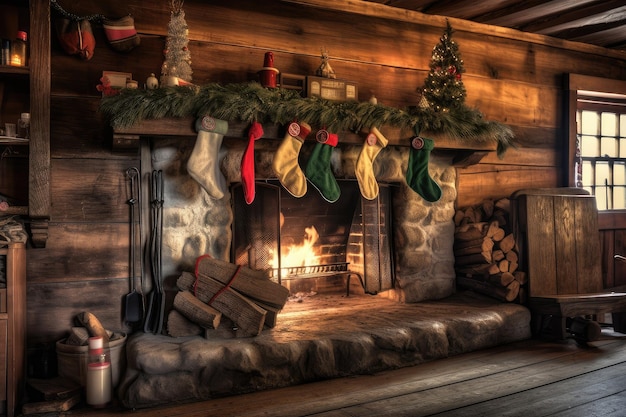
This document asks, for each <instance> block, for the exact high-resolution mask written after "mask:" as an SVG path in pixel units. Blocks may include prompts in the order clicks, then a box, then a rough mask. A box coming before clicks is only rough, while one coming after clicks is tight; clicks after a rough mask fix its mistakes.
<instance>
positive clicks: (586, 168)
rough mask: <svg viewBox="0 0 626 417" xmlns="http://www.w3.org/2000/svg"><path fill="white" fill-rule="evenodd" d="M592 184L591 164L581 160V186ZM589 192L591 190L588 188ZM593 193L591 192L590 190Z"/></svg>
mask: <svg viewBox="0 0 626 417" xmlns="http://www.w3.org/2000/svg"><path fill="white" fill-rule="evenodd" d="M592 185H593V165H592V164H591V162H589V161H583V187H590V186H592ZM589 191H590V192H591V190H589ZM591 194H593V192H591Z"/></svg>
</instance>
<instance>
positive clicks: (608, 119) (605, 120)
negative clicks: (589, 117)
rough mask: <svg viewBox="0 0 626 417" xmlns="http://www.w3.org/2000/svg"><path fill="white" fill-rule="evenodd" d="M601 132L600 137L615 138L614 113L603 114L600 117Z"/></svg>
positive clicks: (615, 117)
mask: <svg viewBox="0 0 626 417" xmlns="http://www.w3.org/2000/svg"><path fill="white" fill-rule="evenodd" d="M601 123H602V124H601V130H600V134H601V135H602V136H616V135H617V115H616V114H615V113H607V112H603V113H602V116H601Z"/></svg>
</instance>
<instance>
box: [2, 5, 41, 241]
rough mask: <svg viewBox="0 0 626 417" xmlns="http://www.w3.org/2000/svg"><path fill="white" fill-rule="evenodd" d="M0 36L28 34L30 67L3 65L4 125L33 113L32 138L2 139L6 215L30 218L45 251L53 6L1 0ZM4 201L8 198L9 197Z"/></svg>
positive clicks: (34, 232)
mask: <svg viewBox="0 0 626 417" xmlns="http://www.w3.org/2000/svg"><path fill="white" fill-rule="evenodd" d="M0 16H1V17H0V28H1V30H0V37H2V38H3V39H7V38H8V39H11V40H12V39H14V38H15V36H16V33H17V31H18V30H24V31H26V32H27V33H28V44H29V48H28V50H29V52H28V55H29V58H28V65H27V66H26V67H13V66H8V65H0V123H2V126H1V127H2V128H3V129H4V127H5V126H4V124H5V123H16V122H17V119H18V118H19V116H20V113H23V112H28V113H30V115H31V121H30V139H29V140H28V141H27V142H24V141H21V142H16V141H15V140H11V139H10V138H6V137H0V155H2V156H1V157H0V197H2V196H5V197H7V198H8V199H10V208H9V209H8V210H6V211H2V212H0V215H3V214H19V215H23V216H28V221H29V222H30V231H31V237H32V242H33V245H34V246H38V247H43V246H45V244H46V240H47V238H48V221H49V218H50V33H51V32H50V29H51V28H50V3H49V1H48V0H30V2H18V1H15V0H0ZM7 198H4V199H7Z"/></svg>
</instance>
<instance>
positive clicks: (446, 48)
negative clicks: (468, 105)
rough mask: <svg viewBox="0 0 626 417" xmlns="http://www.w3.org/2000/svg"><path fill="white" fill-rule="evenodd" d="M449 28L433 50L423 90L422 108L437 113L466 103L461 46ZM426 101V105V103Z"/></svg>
mask: <svg viewBox="0 0 626 417" xmlns="http://www.w3.org/2000/svg"><path fill="white" fill-rule="evenodd" d="M446 23H447V27H446V30H445V32H444V33H443V35H442V36H441V38H440V39H439V43H438V44H437V45H435V47H434V48H433V55H432V58H431V60H430V72H429V73H428V76H427V77H426V80H425V81H424V88H423V89H422V94H423V96H422V103H421V104H422V106H423V107H426V106H428V107H431V108H432V109H433V110H435V111H444V112H445V111H449V110H450V109H451V108H454V107H459V106H462V105H463V103H464V102H465V86H464V85H463V81H461V74H462V73H464V72H465V69H464V68H463V60H462V59H461V55H460V54H459V46H458V45H457V43H456V42H454V41H453V40H452V32H453V31H452V27H451V26H450V22H447V21H446ZM424 101H425V103H424Z"/></svg>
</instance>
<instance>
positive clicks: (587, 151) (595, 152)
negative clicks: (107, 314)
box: [580, 136, 600, 157]
mask: <svg viewBox="0 0 626 417" xmlns="http://www.w3.org/2000/svg"><path fill="white" fill-rule="evenodd" d="M598 142H599V141H598V138H597V137H596V136H583V137H582V138H581V141H580V155H581V156H591V157H596V156H600V145H599V143H598Z"/></svg>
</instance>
